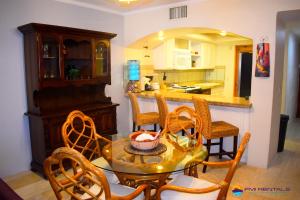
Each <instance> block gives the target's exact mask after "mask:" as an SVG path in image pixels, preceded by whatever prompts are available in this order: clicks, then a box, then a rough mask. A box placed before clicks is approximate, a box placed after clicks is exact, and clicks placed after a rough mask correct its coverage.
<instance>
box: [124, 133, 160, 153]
mask: <svg viewBox="0 0 300 200" xmlns="http://www.w3.org/2000/svg"><path fill="white" fill-rule="evenodd" d="M157 134H159V133H157V132H150V131H137V132H133V133H131V134H130V135H129V138H130V144H131V146H132V147H134V148H136V149H139V150H151V149H154V148H155V147H157V145H158V144H159V135H157Z"/></svg>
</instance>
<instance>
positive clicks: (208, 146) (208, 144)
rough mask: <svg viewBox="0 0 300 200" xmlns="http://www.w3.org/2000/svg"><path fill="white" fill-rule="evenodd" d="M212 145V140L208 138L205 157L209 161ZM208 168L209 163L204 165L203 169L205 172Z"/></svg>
mask: <svg viewBox="0 0 300 200" xmlns="http://www.w3.org/2000/svg"><path fill="white" fill-rule="evenodd" d="M210 146H211V140H209V139H208V140H207V141H206V148H207V157H206V158H205V161H208V159H209V154H210ZM206 168H207V165H204V166H203V169H202V172H203V173H205V172H206Z"/></svg>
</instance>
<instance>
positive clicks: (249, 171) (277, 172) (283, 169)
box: [4, 119, 300, 200]
mask: <svg viewBox="0 0 300 200" xmlns="http://www.w3.org/2000/svg"><path fill="white" fill-rule="evenodd" d="M299 130H300V119H298V120H295V121H294V122H289V125H288V130H287V139H286V143H285V150H284V151H283V152H281V153H278V154H277V156H276V158H275V159H274V161H273V163H272V166H271V167H270V168H268V169H261V168H256V167H251V166H247V165H245V164H241V165H240V166H239V168H238V169H237V171H236V173H235V176H234V178H233V180H232V183H231V186H230V189H229V191H228V196H227V199H229V200H238V199H251V200H260V199H264V200H271V199H275V200H277V199H278V200H279V199H280V200H285V199H286V200H290V199H297V198H299V196H300V170H299V168H298V167H299V166H300V131H299ZM226 172H227V170H226V169H225V168H222V169H217V168H214V169H213V168H209V169H208V170H207V173H206V174H201V173H200V169H199V174H200V178H201V177H203V178H206V179H209V180H212V181H217V180H221V179H223V178H224V177H225V174H226ZM4 180H5V181H6V182H7V183H8V184H9V185H10V186H11V187H12V188H13V189H14V190H15V191H16V192H17V193H18V194H19V195H20V196H21V197H22V198H24V199H25V200H50V199H55V196H54V193H53V192H52V190H51V187H50V185H49V183H48V181H46V180H44V179H43V178H41V177H40V176H39V175H37V174H35V173H33V172H31V171H27V172H22V173H19V174H16V175H14V176H10V177H6V178H4ZM236 185H238V186H241V187H242V188H246V187H248V188H255V189H258V188H273V187H276V188H282V189H285V188H288V189H289V191H287V192H262V191H253V192H250V191H244V193H243V194H242V196H241V197H235V196H234V195H233V194H232V192H231V190H232V188H233V187H234V186H236Z"/></svg>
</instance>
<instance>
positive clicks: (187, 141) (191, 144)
mask: <svg viewBox="0 0 300 200" xmlns="http://www.w3.org/2000/svg"><path fill="white" fill-rule="evenodd" d="M183 116H184V117H186V118H187V119H188V120H181V118H182V117H183ZM187 123H188V124H191V126H187ZM187 127H188V128H187ZM190 127H192V128H193V129H191V128H190ZM180 130H182V131H184V135H183V136H181V135H179V134H177V133H178V131H180ZM201 133H202V121H201V118H200V117H199V115H198V114H197V113H196V112H195V111H194V110H193V109H192V108H190V107H188V106H184V105H182V106H179V107H177V108H175V109H174V111H173V112H170V113H168V115H167V117H166V122H165V128H164V129H163V131H162V133H161V134H162V135H163V136H165V137H166V138H167V139H168V141H169V142H170V143H171V144H173V145H175V147H177V148H180V149H181V150H183V151H189V150H190V149H191V148H195V147H198V146H199V145H202V137H201ZM197 136H200V137H197Z"/></svg>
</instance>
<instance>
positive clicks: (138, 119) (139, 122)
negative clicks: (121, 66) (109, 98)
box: [128, 92, 159, 132]
mask: <svg viewBox="0 0 300 200" xmlns="http://www.w3.org/2000/svg"><path fill="white" fill-rule="evenodd" d="M128 96H129V99H130V102H131V108H132V121H133V125H132V132H135V127H136V126H137V127H138V130H140V129H141V126H143V125H149V124H153V125H154V131H156V124H158V123H159V114H158V112H146V113H141V112H140V107H139V104H138V100H137V97H136V95H135V94H134V93H132V92H128Z"/></svg>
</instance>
